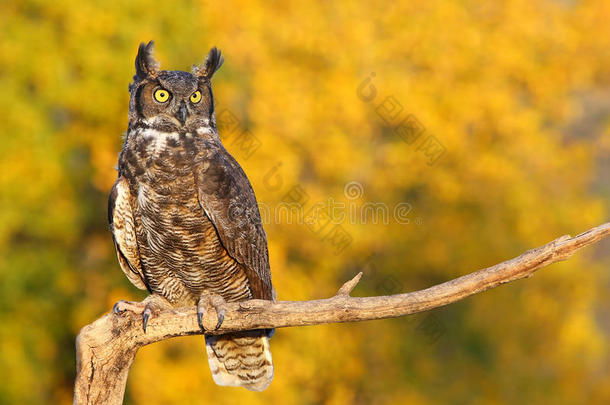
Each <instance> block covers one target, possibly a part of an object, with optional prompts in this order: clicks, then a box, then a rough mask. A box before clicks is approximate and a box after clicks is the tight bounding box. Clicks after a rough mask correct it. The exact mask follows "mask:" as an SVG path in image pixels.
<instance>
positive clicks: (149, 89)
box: [129, 41, 224, 132]
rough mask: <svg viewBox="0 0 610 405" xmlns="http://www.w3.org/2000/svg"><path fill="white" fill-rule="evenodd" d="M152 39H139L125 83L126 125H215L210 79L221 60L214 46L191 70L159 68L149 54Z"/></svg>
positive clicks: (181, 128) (182, 128) (190, 128)
mask: <svg viewBox="0 0 610 405" xmlns="http://www.w3.org/2000/svg"><path fill="white" fill-rule="evenodd" d="M153 48H154V42H153V41H150V42H149V43H148V44H144V43H141V44H140V48H139V50H138V55H137V56H136V74H135V76H134V77H133V82H132V83H131V84H130V85H129V92H130V94H131V100H130V104H129V125H130V127H133V126H135V125H138V124H139V125H143V126H147V127H152V128H157V129H161V130H163V131H165V132H194V131H196V130H197V128H201V127H215V125H216V124H215V119H214V98H213V96H212V86H211V83H210V79H211V78H212V75H213V74H214V72H216V71H217V70H218V68H220V66H221V65H222V62H223V61H224V60H223V58H222V56H221V54H220V51H219V50H218V49H216V48H215V47H214V48H212V49H211V50H210V53H209V54H208V57H207V59H206V61H205V63H204V64H203V65H202V66H195V67H194V68H193V71H192V73H189V72H182V71H177V70H159V63H158V62H157V61H156V60H155V58H154V56H153Z"/></svg>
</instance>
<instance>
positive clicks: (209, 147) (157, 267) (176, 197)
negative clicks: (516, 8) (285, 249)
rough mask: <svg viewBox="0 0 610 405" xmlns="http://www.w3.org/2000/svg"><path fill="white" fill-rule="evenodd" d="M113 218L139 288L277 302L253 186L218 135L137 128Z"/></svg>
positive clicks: (125, 156)
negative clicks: (206, 292) (210, 292)
mask: <svg viewBox="0 0 610 405" xmlns="http://www.w3.org/2000/svg"><path fill="white" fill-rule="evenodd" d="M109 221H110V223H111V229H112V231H113V236H114V240H115V246H116V248H117V254H118V256H119V262H120V264H121V268H122V269H123V271H124V272H125V273H126V274H127V276H128V278H129V279H130V280H131V281H132V283H134V285H136V286H137V287H140V288H143V287H146V288H148V289H149V290H150V291H151V292H157V293H160V294H162V295H164V296H166V298H168V299H170V301H175V302H179V301H184V300H185V299H187V298H189V297H186V296H185V295H189V296H190V298H193V297H197V296H198V294H200V293H201V292H202V291H203V290H211V291H214V292H218V293H220V294H221V295H223V297H225V299H227V300H228V301H235V300H241V299H247V298H260V299H272V286H271V274H270V270H269V256H268V251H267V239H266V235H265V232H264V230H263V226H262V222H261V218H260V213H259V210H258V204H257V202H256V197H255V195H254V191H253V190H252V187H251V185H250V183H249V181H248V179H247V177H246V175H245V173H244V172H243V170H242V169H241V167H240V166H239V164H238V163H237V162H236V161H235V159H233V157H232V156H231V155H229V153H228V152H227V151H226V150H225V149H224V147H223V146H222V145H221V144H220V141H219V140H218V139H217V137H216V139H214V138H210V137H203V136H200V135H191V134H184V133H181V134H179V133H167V132H160V131H157V130H155V129H150V128H138V129H134V130H133V131H131V132H130V133H129V136H128V138H127V140H126V142H125V145H124V147H123V151H122V152H121V155H120V158H119V179H118V180H117V182H116V184H115V186H114V188H113V191H112V193H111V196H110V201H109Z"/></svg>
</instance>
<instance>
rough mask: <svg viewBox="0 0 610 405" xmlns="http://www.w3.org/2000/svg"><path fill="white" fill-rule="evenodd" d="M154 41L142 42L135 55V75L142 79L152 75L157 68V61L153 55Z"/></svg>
mask: <svg viewBox="0 0 610 405" xmlns="http://www.w3.org/2000/svg"><path fill="white" fill-rule="evenodd" d="M154 50H155V41H150V42H149V43H148V44H144V42H142V43H141V44H140V48H139V49H138V56H136V77H138V78H139V79H144V78H147V77H150V76H154V75H155V74H156V73H157V70H158V69H159V62H157V60H156V59H155V57H154V55H153V54H154Z"/></svg>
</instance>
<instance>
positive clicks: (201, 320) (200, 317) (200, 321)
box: [197, 311, 205, 332]
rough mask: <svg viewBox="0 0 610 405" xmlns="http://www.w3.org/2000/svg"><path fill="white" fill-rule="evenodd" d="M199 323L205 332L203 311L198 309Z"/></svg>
mask: <svg viewBox="0 0 610 405" xmlns="http://www.w3.org/2000/svg"><path fill="white" fill-rule="evenodd" d="M197 323H198V324H199V327H200V328H201V330H202V331H203V332H205V327H204V326H203V313H202V312H199V311H197Z"/></svg>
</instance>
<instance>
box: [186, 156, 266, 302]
mask: <svg viewBox="0 0 610 405" xmlns="http://www.w3.org/2000/svg"><path fill="white" fill-rule="evenodd" d="M207 152H208V153H207V156H205V158H204V159H203V161H201V162H200V163H199V164H198V165H197V167H196V170H195V179H196V184H197V193H198V197H199V203H200V205H201V207H202V208H203V210H204V212H205V214H206V215H207V216H208V218H209V219H210V221H211V222H212V224H214V227H215V228H216V232H217V233H218V236H219V237H220V241H221V242H222V245H223V246H224V248H225V249H226V250H227V252H228V253H229V255H230V256H231V257H232V258H233V259H235V260H236V261H237V262H238V263H240V264H241V265H243V266H244V268H245V270H246V276H247V277H248V281H249V283H250V290H251V291H252V296H253V298H259V299H267V300H271V299H272V286H271V271H270V270H269V253H268V250H267V236H266V235H265V231H264V229H263V224H262V221H261V216H260V212H259V210H258V204H257V202H256V197H255V196H254V190H252V186H251V185H250V182H249V181H248V178H247V177H246V174H245V173H244V171H243V169H242V168H241V166H240V165H239V164H238V163H237V162H236V161H235V159H234V158H233V157H232V156H231V155H230V154H229V153H228V152H227V151H226V150H225V149H224V148H223V147H222V146H218V145H217V144H214V145H210V148H208V149H207Z"/></svg>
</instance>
